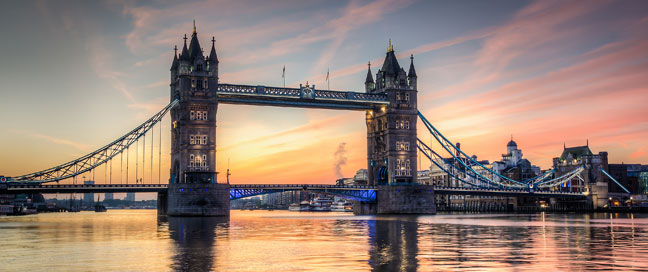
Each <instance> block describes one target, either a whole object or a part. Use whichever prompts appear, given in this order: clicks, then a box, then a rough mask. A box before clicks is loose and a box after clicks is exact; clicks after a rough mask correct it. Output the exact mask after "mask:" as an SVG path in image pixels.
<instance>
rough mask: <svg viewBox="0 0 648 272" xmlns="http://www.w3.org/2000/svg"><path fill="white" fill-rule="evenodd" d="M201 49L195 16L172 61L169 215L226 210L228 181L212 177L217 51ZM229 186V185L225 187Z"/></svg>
mask: <svg viewBox="0 0 648 272" xmlns="http://www.w3.org/2000/svg"><path fill="white" fill-rule="evenodd" d="M214 43H215V40H214V39H213V38H212V48H211V52H210V53H209V56H205V55H203V49H202V48H201V47H200V43H199V42H198V33H197V32H196V25H195V22H194V28H193V33H192V34H191V41H190V42H189V47H188V48H187V36H186V35H185V37H184V46H183V47H182V52H181V53H180V55H179V56H178V55H177V49H176V53H175V55H174V56H173V63H172V64H171V84H170V87H171V101H173V100H174V99H179V100H180V102H179V103H178V104H177V105H176V106H175V107H174V108H173V109H171V175H170V180H169V190H168V204H167V207H168V211H167V213H168V214H169V215H190V216H195V215H198V216H212V215H229V186H228V185H227V184H217V180H216V174H217V173H216V111H217V110H218V98H217V89H218V57H217V56H216V49H215V48H214V46H215V45H214ZM226 187H227V188H226Z"/></svg>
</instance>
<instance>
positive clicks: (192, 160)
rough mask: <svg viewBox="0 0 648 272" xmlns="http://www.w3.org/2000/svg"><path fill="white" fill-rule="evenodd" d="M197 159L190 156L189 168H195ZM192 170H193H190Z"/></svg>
mask: <svg viewBox="0 0 648 272" xmlns="http://www.w3.org/2000/svg"><path fill="white" fill-rule="evenodd" d="M195 165H196V164H195V157H194V155H193V154H189V168H193V167H194V166H195ZM190 170H191V169H190Z"/></svg>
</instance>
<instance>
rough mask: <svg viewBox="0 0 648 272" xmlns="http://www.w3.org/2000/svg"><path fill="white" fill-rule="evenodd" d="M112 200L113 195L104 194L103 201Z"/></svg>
mask: <svg viewBox="0 0 648 272" xmlns="http://www.w3.org/2000/svg"><path fill="white" fill-rule="evenodd" d="M113 199H115V197H114V195H113V193H106V194H105V195H104V200H113Z"/></svg>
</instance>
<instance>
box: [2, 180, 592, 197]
mask: <svg viewBox="0 0 648 272" xmlns="http://www.w3.org/2000/svg"><path fill="white" fill-rule="evenodd" d="M2 187H5V186H2ZM2 187H0V193H3V191H4V192H7V193H13V194H20V193H43V194H54V193H125V192H139V193H143V192H160V191H166V190H168V184H92V185H90V184H88V185H86V184H55V185H48V184H42V185H21V184H8V186H6V188H2ZM299 190H305V191H312V192H321V193H326V194H332V195H340V196H343V197H347V198H351V199H356V200H370V199H374V200H375V197H376V196H375V191H376V190H377V187H376V186H359V185H355V186H354V185H326V184H232V185H230V199H238V198H243V197H249V196H254V195H262V194H267V193H275V192H285V191H299ZM434 192H435V194H441V195H479V196H512V197H515V196H517V197H521V196H522V197H556V198H586V195H585V194H583V193H580V192H555V191H534V192H532V193H531V192H528V191H523V190H510V189H480V188H464V187H441V186H435V187H434Z"/></svg>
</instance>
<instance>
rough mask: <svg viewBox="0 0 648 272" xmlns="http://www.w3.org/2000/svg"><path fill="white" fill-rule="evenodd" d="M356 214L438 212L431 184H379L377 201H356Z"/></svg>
mask: <svg viewBox="0 0 648 272" xmlns="http://www.w3.org/2000/svg"><path fill="white" fill-rule="evenodd" d="M353 213H354V214H356V215H366V214H436V205H435V203H434V189H433V187H432V186H430V185H391V186H389V185H388V186H378V190H377V194H376V203H365V202H356V205H354V211H353Z"/></svg>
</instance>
